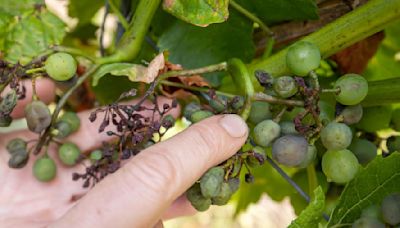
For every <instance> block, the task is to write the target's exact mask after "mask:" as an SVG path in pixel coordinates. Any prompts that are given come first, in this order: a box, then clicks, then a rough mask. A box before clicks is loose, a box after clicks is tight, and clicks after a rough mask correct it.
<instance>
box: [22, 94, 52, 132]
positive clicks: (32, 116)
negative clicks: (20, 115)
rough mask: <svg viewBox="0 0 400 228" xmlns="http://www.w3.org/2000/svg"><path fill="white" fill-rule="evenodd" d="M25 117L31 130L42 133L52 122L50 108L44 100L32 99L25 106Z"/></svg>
mask: <svg viewBox="0 0 400 228" xmlns="http://www.w3.org/2000/svg"><path fill="white" fill-rule="evenodd" d="M25 117H26V122H27V124H28V128H29V130H31V131H33V132H36V133H40V132H42V131H43V130H44V129H46V128H47V127H48V126H49V125H50V123H51V113H50V110H49V108H48V107H47V106H46V104H45V103H43V102H42V101H32V102H31V103H30V104H28V105H27V106H26V107H25Z"/></svg>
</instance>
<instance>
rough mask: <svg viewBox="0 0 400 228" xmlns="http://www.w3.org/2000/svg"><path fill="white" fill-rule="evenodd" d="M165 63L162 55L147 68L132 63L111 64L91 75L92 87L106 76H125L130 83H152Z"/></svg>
mask: <svg viewBox="0 0 400 228" xmlns="http://www.w3.org/2000/svg"><path fill="white" fill-rule="evenodd" d="M164 66H165V61H164V55H163V53H161V54H159V55H157V56H156V57H155V58H154V59H153V60H152V61H151V62H150V64H149V66H148V67H145V66H142V65H139V64H132V63H111V64H106V65H103V66H101V67H100V68H99V69H98V70H97V71H96V73H95V74H94V75H93V77H92V78H93V81H92V85H93V86H96V85H97V84H98V82H99V80H100V79H101V78H102V77H103V76H105V75H107V74H111V75H114V76H127V77H128V78H129V80H130V81H132V82H145V83H150V82H153V81H154V79H155V78H156V77H157V76H158V72H159V71H160V70H161V69H162V68H164Z"/></svg>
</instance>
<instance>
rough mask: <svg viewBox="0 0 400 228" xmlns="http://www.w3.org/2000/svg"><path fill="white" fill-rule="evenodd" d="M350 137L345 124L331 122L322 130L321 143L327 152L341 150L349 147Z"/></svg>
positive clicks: (350, 134)
mask: <svg viewBox="0 0 400 228" xmlns="http://www.w3.org/2000/svg"><path fill="white" fill-rule="evenodd" d="M352 135H353V134H352V132H351V129H350V128H349V127H348V126H347V125H346V124H343V123H336V122H331V123H329V124H328V125H327V126H326V127H324V128H323V129H322V131H321V141H322V144H323V145H324V146H325V148H326V149H328V150H342V149H345V148H347V147H348V146H349V145H350V143H351V139H352Z"/></svg>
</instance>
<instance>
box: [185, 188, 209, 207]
mask: <svg viewBox="0 0 400 228" xmlns="http://www.w3.org/2000/svg"><path fill="white" fill-rule="evenodd" d="M186 198H187V199H188V200H189V202H190V203H191V204H192V206H193V207H194V208H195V209H196V210H198V211H205V210H207V209H208V208H209V207H210V206H211V199H210V198H207V197H204V196H203V195H202V193H201V189H200V184H199V183H195V184H194V185H192V187H190V188H189V189H188V190H187V191H186Z"/></svg>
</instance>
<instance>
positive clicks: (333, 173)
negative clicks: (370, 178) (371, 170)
mask: <svg viewBox="0 0 400 228" xmlns="http://www.w3.org/2000/svg"><path fill="white" fill-rule="evenodd" d="M358 169H359V164H358V160H357V158H356V156H355V155H354V154H353V153H352V152H351V151H349V150H346V149H344V150H331V151H327V152H326V153H325V154H324V155H323V156H322V171H323V172H324V174H325V175H326V177H327V178H328V181H333V182H335V183H338V184H345V183H347V182H349V181H350V180H352V179H353V178H354V176H355V175H356V174H357V172H358Z"/></svg>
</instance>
